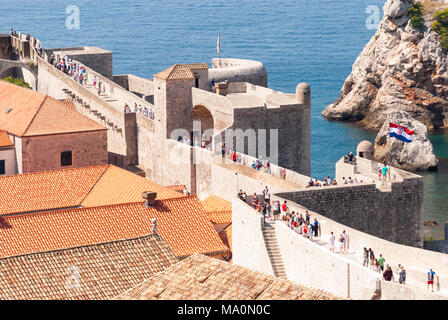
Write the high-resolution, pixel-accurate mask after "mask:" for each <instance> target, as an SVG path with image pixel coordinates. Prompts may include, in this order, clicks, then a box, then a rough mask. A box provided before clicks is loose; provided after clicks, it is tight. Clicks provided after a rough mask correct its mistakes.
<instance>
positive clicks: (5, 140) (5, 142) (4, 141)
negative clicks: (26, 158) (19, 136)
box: [0, 130, 14, 148]
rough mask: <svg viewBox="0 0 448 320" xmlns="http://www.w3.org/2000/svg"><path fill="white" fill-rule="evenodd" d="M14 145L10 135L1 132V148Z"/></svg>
mask: <svg viewBox="0 0 448 320" xmlns="http://www.w3.org/2000/svg"><path fill="white" fill-rule="evenodd" d="M13 145H14V144H13V143H12V141H11V138H10V137H9V135H8V133H7V132H6V131H4V130H0V148H1V147H11V146H13Z"/></svg>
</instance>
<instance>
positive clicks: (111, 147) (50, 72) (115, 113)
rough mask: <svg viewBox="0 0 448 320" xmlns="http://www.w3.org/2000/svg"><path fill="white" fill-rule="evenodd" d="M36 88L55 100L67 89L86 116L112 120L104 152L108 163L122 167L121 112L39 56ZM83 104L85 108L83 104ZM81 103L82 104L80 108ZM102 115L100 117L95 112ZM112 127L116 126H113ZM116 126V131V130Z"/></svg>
mask: <svg viewBox="0 0 448 320" xmlns="http://www.w3.org/2000/svg"><path fill="white" fill-rule="evenodd" d="M38 88H39V89H38V91H39V92H42V93H45V94H48V95H49V96H52V97H54V98H56V99H66V98H69V96H67V94H66V93H65V92H64V91H63V89H68V90H70V91H71V92H72V93H75V94H76V96H78V97H79V98H81V99H82V101H83V103H82V104H81V103H78V102H76V103H75V105H76V107H77V110H78V111H79V112H80V113H81V114H84V115H85V116H87V117H88V118H90V119H92V120H94V121H96V122H98V123H100V124H103V125H105V126H107V123H106V122H107V121H111V122H112V123H114V127H112V128H111V127H108V126H107V127H108V129H109V130H108V133H107V140H108V151H109V153H110V154H111V157H112V159H111V160H112V163H114V164H116V165H118V166H123V164H124V158H125V157H126V143H125V136H124V115H123V112H122V111H119V110H116V109H115V108H113V107H112V106H111V105H110V104H108V103H107V102H106V101H104V100H103V99H102V98H100V97H98V96H97V95H95V94H94V93H93V92H91V91H90V90H88V89H87V88H85V87H84V86H82V85H80V84H79V83H78V82H76V81H75V80H74V79H72V78H71V77H68V76H66V75H65V74H64V73H62V72H60V71H59V70H57V69H56V68H54V67H53V66H52V65H50V64H49V63H47V62H45V61H44V60H43V59H39V80H38ZM86 105H88V106H89V108H87V107H85V106H86ZM81 106H82V107H81ZM94 111H95V113H97V114H101V115H103V116H104V120H101V119H99V118H98V117H97V115H95V113H94ZM115 126H116V128H115ZM118 129H120V130H118Z"/></svg>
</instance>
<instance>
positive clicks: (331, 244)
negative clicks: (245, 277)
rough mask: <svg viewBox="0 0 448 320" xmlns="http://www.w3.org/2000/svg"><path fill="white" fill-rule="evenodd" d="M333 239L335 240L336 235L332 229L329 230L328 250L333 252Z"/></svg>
mask: <svg viewBox="0 0 448 320" xmlns="http://www.w3.org/2000/svg"><path fill="white" fill-rule="evenodd" d="M335 240H336V236H335V235H334V234H333V231H331V233H330V251H331V252H333V253H334V241H335ZM364 249H365V248H364Z"/></svg>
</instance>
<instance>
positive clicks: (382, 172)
mask: <svg viewBox="0 0 448 320" xmlns="http://www.w3.org/2000/svg"><path fill="white" fill-rule="evenodd" d="M377 173H378V179H380V180H383V181H386V179H387V178H388V177H389V180H390V167H388V166H387V164H386V163H385V162H384V163H383V165H382V166H381V165H380V164H379V163H378V167H377Z"/></svg>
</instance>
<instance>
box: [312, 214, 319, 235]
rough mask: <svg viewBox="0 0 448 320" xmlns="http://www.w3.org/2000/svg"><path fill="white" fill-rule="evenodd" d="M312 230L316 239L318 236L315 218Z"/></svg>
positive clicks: (317, 224) (317, 225)
mask: <svg viewBox="0 0 448 320" xmlns="http://www.w3.org/2000/svg"><path fill="white" fill-rule="evenodd" d="M313 229H314V236H315V237H318V236H319V222H318V221H317V219H316V218H314V223H313Z"/></svg>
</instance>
